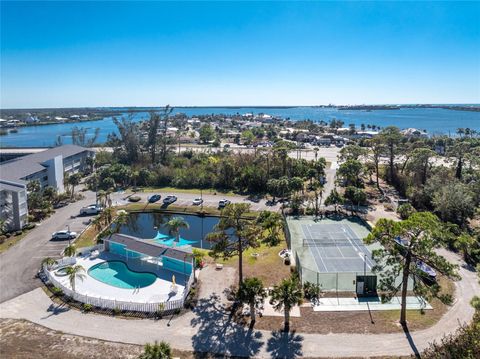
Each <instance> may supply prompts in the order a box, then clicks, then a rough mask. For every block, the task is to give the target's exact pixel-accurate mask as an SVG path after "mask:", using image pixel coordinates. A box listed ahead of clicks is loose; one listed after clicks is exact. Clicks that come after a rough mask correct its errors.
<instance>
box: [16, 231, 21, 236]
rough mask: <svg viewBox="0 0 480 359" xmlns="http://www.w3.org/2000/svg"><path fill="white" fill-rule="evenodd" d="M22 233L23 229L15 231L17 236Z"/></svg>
mask: <svg viewBox="0 0 480 359" xmlns="http://www.w3.org/2000/svg"><path fill="white" fill-rule="evenodd" d="M22 233H23V231H16V232H15V235H16V236H20V235H22Z"/></svg>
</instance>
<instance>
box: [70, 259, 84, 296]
mask: <svg viewBox="0 0 480 359" xmlns="http://www.w3.org/2000/svg"><path fill="white" fill-rule="evenodd" d="M66 273H67V275H68V279H69V281H70V286H71V287H72V290H73V291H74V292H75V281H76V279H77V277H78V278H80V279H81V280H83V278H85V268H83V267H82V266H81V265H80V264H77V265H75V266H68V267H67V268H66Z"/></svg>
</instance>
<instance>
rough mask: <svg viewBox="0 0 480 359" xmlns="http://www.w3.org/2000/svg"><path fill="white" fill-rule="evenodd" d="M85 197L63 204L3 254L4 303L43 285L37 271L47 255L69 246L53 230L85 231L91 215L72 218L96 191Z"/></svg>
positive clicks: (0, 293) (0, 298)
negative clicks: (54, 237)
mask: <svg viewBox="0 0 480 359" xmlns="http://www.w3.org/2000/svg"><path fill="white" fill-rule="evenodd" d="M84 195H85V196H86V198H85V199H83V200H81V201H78V202H75V203H71V204H69V205H68V206H66V207H63V208H59V209H57V210H56V212H55V213H54V214H53V215H52V216H51V217H50V218H47V219H46V220H44V221H43V222H41V223H40V224H39V225H38V226H37V227H36V228H34V229H32V230H31V231H30V232H29V233H28V234H27V235H26V236H25V238H23V239H22V240H21V241H19V242H18V243H17V244H15V245H14V246H13V247H11V248H10V249H8V250H7V251H5V252H3V253H1V254H0V303H1V302H4V301H6V300H8V299H11V298H14V297H16V296H18V295H20V294H23V293H25V292H28V291H30V290H32V289H34V288H36V287H38V286H39V284H40V282H39V280H38V279H36V274H37V272H38V270H39V269H40V264H41V262H42V259H43V258H45V257H58V256H60V253H61V252H62V250H63V249H64V248H65V247H66V246H68V240H62V241H53V240H51V234H52V233H53V232H55V231H59V230H62V229H66V228H67V226H70V230H71V231H75V232H77V233H79V232H81V231H82V229H84V228H85V227H86V225H85V224H84V223H83V222H84V221H86V220H87V219H88V217H77V218H71V216H72V215H77V214H78V213H79V211H80V208H82V207H83V206H86V205H88V204H91V203H95V193H93V192H89V191H88V192H84Z"/></svg>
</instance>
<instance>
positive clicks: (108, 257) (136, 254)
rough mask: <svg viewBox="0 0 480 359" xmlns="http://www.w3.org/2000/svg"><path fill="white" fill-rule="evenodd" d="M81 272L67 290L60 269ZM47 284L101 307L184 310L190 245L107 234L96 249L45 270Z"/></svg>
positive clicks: (189, 282) (190, 275)
mask: <svg viewBox="0 0 480 359" xmlns="http://www.w3.org/2000/svg"><path fill="white" fill-rule="evenodd" d="M70 265H81V266H82V267H83V269H84V273H82V275H81V276H79V277H78V278H76V279H75V281H74V288H72V285H71V282H70V278H69V277H68V276H67V275H66V273H65V269H64V268H65V267H66V266H70ZM44 273H45V274H46V278H47V279H48V281H49V282H50V283H51V284H52V285H54V286H55V287H58V288H60V289H62V291H63V293H65V294H66V295H67V296H69V297H72V298H73V299H75V300H77V301H79V302H81V303H86V304H90V305H93V306H95V307H101V308H106V309H115V308H117V309H120V310H125V311H139V312H150V313H151V312H157V311H158V310H159V308H161V310H163V311H164V310H167V311H168V310H174V309H179V308H182V307H183V304H184V301H185V299H186V297H187V295H188V292H189V290H190V286H191V285H192V283H193V279H194V257H193V254H192V248H191V246H187V245H184V246H178V247H175V246H168V245H163V244H160V243H157V242H155V241H152V240H145V239H140V238H137V237H133V236H128V235H124V234H112V235H111V236H110V237H108V238H106V239H105V240H104V243H103V244H102V245H99V246H95V247H93V248H92V247H90V248H83V249H79V253H78V254H77V256H76V257H72V258H64V259H62V260H59V261H57V264H56V265H54V266H52V267H50V268H47V267H44Z"/></svg>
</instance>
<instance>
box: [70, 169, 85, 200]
mask: <svg viewBox="0 0 480 359" xmlns="http://www.w3.org/2000/svg"><path fill="white" fill-rule="evenodd" d="M81 179H82V177H81V175H80V173H75V174H73V175H71V176H69V177H68V184H69V185H70V186H71V188H72V198H73V196H74V195H75V186H78V185H79V184H80V180H81Z"/></svg>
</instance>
